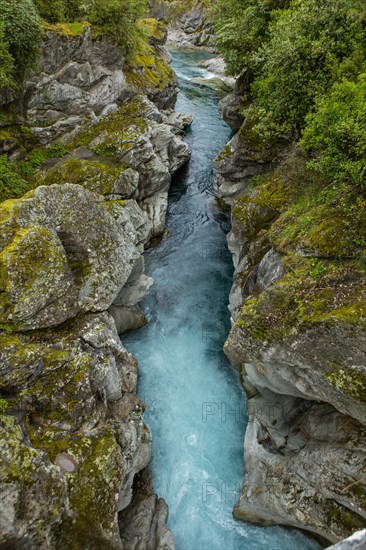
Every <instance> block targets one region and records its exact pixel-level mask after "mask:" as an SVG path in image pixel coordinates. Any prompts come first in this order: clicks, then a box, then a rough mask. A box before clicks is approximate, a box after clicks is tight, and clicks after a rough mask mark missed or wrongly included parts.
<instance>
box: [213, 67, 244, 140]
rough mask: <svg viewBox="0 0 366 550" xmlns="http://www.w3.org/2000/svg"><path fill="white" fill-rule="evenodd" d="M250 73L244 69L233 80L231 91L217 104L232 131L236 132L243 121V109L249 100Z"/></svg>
mask: <svg viewBox="0 0 366 550" xmlns="http://www.w3.org/2000/svg"><path fill="white" fill-rule="evenodd" d="M251 83H252V75H251V74H250V71H249V70H248V69H244V70H243V71H242V72H241V74H240V75H239V77H238V78H237V79H236V81H235V86H234V90H233V93H231V94H229V95H227V96H226V97H224V98H223V99H222V100H221V101H220V104H219V109H220V114H221V117H222V118H223V119H224V120H225V122H226V123H227V124H228V125H229V126H230V128H231V129H232V130H233V132H237V131H238V130H239V129H240V128H241V126H242V125H243V123H244V121H245V117H244V114H243V112H244V109H246V108H247V107H249V105H250V102H251V92H250V85H251Z"/></svg>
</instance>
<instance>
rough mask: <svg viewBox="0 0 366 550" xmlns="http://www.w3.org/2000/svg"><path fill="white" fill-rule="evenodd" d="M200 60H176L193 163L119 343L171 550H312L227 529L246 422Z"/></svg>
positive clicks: (234, 525) (173, 195) (300, 542)
mask: <svg viewBox="0 0 366 550" xmlns="http://www.w3.org/2000/svg"><path fill="white" fill-rule="evenodd" d="M207 57H208V56H207V54H202V53H187V52H174V53H173V58H174V61H173V67H174V69H175V71H176V73H177V75H178V77H179V83H180V89H181V91H180V94H179V96H178V102H177V105H176V110H177V111H179V112H186V113H190V114H192V115H194V117H195V119H194V122H193V124H192V128H191V129H190V130H189V131H188V133H187V138H186V140H187V143H188V144H189V145H190V147H191V149H192V159H191V162H190V163H189V165H188V166H187V167H185V168H184V169H183V170H181V171H180V173H179V174H177V175H176V177H175V178H174V181H173V185H172V187H171V191H170V200H169V210H168V217H167V227H168V229H169V232H170V235H169V237H168V238H167V239H165V240H164V241H162V243H161V244H160V245H159V246H158V247H156V248H153V249H151V250H149V251H148V252H147V253H146V256H145V258H146V272H147V274H148V275H149V276H151V277H153V278H154V280H155V284H154V286H153V288H152V289H151V291H150V295H149V296H148V297H147V299H146V300H145V301H144V303H143V307H144V310H145V313H146V315H147V317H148V320H149V323H148V325H147V326H146V327H144V328H143V329H141V330H139V331H136V332H133V333H130V334H128V335H126V336H124V337H123V344H124V345H125V347H126V348H127V349H128V350H129V351H130V352H131V353H132V354H133V355H134V356H135V357H137V359H138V361H139V384H138V393H139V396H140V397H141V398H142V399H143V400H144V401H145V402H146V404H147V407H148V409H147V413H146V415H145V419H146V422H147V424H148V425H149V427H150V429H151V432H152V437H153V460H152V475H153V482H154V488H155V491H156V492H157V494H158V495H159V496H161V497H163V498H164V499H165V500H166V502H167V503H168V506H169V514H170V515H169V527H170V528H171V529H172V530H173V532H174V535H175V538H176V543H177V549H178V550H242V549H245V550H267V549H268V550H295V549H296V550H313V549H317V548H319V546H318V545H317V544H316V543H315V542H313V541H312V540H311V539H309V538H307V537H306V536H305V535H303V534H302V533H300V532H297V531H294V530H288V529H284V528H281V527H258V526H254V525H251V524H249V523H244V522H239V521H236V520H234V519H233V517H232V509H233V506H234V504H235V502H236V500H237V498H238V496H239V494H240V487H241V483H242V480H243V440H244V433H245V427H246V423H247V415H246V409H245V395H244V393H243V391H242V389H241V387H240V384H239V379H238V376H237V373H236V372H235V371H234V369H233V368H232V367H231V366H230V365H229V364H228V361H227V360H226V358H225V356H224V354H223V352H222V348H223V344H224V341H225V339H226V337H227V334H228V332H229V329H230V314H229V311H228V309H227V304H228V296H229V291H230V285H231V282H232V274H233V268H232V261H231V256H230V254H229V252H228V250H227V246H226V235H225V233H226V232H227V230H228V221H227V218H226V217H225V215H224V214H223V213H222V212H221V211H220V210H219V208H218V207H217V205H216V203H215V199H214V197H213V195H212V193H211V189H212V185H213V181H214V173H213V168H212V161H213V159H214V158H215V156H216V155H217V154H218V152H219V151H220V149H221V148H222V147H223V146H224V145H225V143H227V141H228V140H229V139H230V137H231V132H230V128H229V127H228V126H227V125H226V124H225V123H224V122H223V121H222V120H220V117H219V113H218V101H219V99H220V98H219V96H218V95H217V94H216V93H215V92H213V91H211V90H210V89H209V88H207V87H203V86H202V85H200V84H199V83H197V82H196V81H195V80H194V79H195V77H201V78H202V77H203V78H205V77H207V76H209V75H208V73H207V72H206V71H205V70H204V69H202V68H200V67H199V65H198V63H199V61H200V60H202V59H205V58H207Z"/></svg>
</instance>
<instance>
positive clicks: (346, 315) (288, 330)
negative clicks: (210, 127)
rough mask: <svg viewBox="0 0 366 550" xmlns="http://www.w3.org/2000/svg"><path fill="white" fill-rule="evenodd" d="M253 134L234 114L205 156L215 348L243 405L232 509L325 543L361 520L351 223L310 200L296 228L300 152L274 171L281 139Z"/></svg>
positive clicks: (359, 359)
mask: <svg viewBox="0 0 366 550" xmlns="http://www.w3.org/2000/svg"><path fill="white" fill-rule="evenodd" d="M253 139H254V136H253V134H252V133H251V131H250V128H249V127H248V125H247V123H246V122H244V124H243V126H242V128H241V129H240V130H239V132H238V133H237V134H236V136H235V137H234V138H233V140H232V141H231V142H230V143H229V144H228V145H227V146H226V147H225V148H224V149H223V151H222V152H221V154H220V155H219V157H218V159H217V160H216V168H217V169H218V172H219V175H218V191H219V192H220V193H221V196H222V197H223V198H224V199H225V200H226V201H227V202H228V203H229V204H231V206H232V231H231V232H230V233H229V235H228V244H229V248H230V250H231V252H232V254H233V258H234V266H235V274H234V282H233V287H232V291H231V295H230V310H231V314H232V321H233V326H232V329H231V332H230V335H229V337H228V339H227V342H226V344H225V352H226V354H227V355H228V357H229V358H230V360H231V362H232V363H233V364H234V365H235V366H236V367H237V368H238V370H239V372H240V375H241V380H242V383H243V386H244V388H245V390H246V392H247V395H248V412H249V424H248V428H247V432H246V436H245V442H244V453H245V472H246V475H245V482H244V485H243V490H242V494H241V497H240V499H239V501H238V503H237V505H236V506H235V509H234V515H235V517H237V518H239V519H243V520H246V521H252V522H255V523H260V524H266V525H269V524H276V523H279V524H283V525H290V526H293V527H300V528H302V529H306V530H308V531H309V532H312V533H314V534H316V535H320V537H321V538H322V539H325V540H328V541H330V542H331V543H335V542H337V541H339V540H341V539H343V538H345V537H347V536H349V535H350V534H352V533H353V532H354V531H356V530H358V529H361V528H363V527H365V525H366V500H365V499H366V460H365V454H364V449H365V446H366V420H365V419H366V403H365V390H366V366H365V365H366V362H365V359H366V314H365V311H366V310H365V292H364V288H365V279H364V278H365V275H364V272H363V270H362V269H360V268H359V264H358V263H357V261H353V259H352V258H353V257H357V254H359V253H360V251H359V249H358V248H357V244H355V243H352V241H351V240H350V238H349V233H350V229H349V228H350V227H351V225H350V224H351V223H352V221H350V224H348V225H347V227H346V226H344V227H343V226H339V225H338V226H337V221H336V217H334V218H332V216H335V215H334V214H332V212H329V213H324V211H320V210H319V212H318V211H317V210H315V209H313V210H312V215H313V216H319V217H320V218H319V222H318V224H314V223H313V225H311V226H308V227H310V229H308V230H307V228H306V227H304V226H303V225H301V223H302V221H301V220H304V219H305V215H306V211H305V209H304V211H303V212H302V215H303V216H304V217H303V218H302V219H301V220H300V222H299V221H298V220H297V218H296V216H294V214H292V211H291V210H290V207H291V206H292V207H293V209H294V210H293V212H295V211H296V210H295V207H296V204H298V203H296V202H291V201H299V196H300V197H301V191H300V192H299V193H298V189H300V190H301V189H303V187H301V185H304V182H303V180H301V179H299V174H300V175H301V178H304V177H306V168H305V167H304V166H303V165H302V164H301V162H302V161H301V158H300V157H299V156H296V155H294V156H292V155H293V153H290V154H289V158H288V159H287V160H286V161H285V160H283V159H282V161H281V162H282V165H281V166H280V167H279V168H276V163H277V161H278V158H280V157H281V155H284V154H285V153H284V151H283V150H282V151H281V145H280V144H275V145H274V146H273V148H272V149H271V148H268V147H267V146H266V145H265V144H263V143H261V142H256V141H253ZM286 158H287V157H286ZM265 174H268V175H267V176H266V177H262V179H259V178H258V179H254V180H252V176H258V175H265ZM304 174H305V176H304ZM291 178H292V179H291ZM253 182H255V183H254V184H253ZM294 182H298V184H297V185H299V188H298V189H297V188H296V183H294ZM301 182H302V184H301ZM290 185H292V186H295V191H294V190H293V189H291V187H290ZM296 189H297V190H296ZM296 193H298V195H296ZM294 196H295V199H294V198H293V197H294ZM302 204H304V203H302ZM305 204H306V203H305ZM293 205H295V206H293ZM304 212H305V213H304ZM327 216H328V218H329V219H327ZM309 219H310V218H309ZM323 223H324V226H326V227H327V228H329V230H323V229H322V224H323ZM356 223H358V222H355V224H356ZM360 223H361V222H360ZM297 224H299V225H297ZM298 227H299V228H298ZM330 227H332V232H330ZM300 228H301V229H300ZM291 231H293V233H290V232H291ZM351 234H352V232H351ZM335 235H337V238H334V237H335ZM310 242H311V246H309V243H310Z"/></svg>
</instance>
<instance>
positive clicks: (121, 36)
mask: <svg viewBox="0 0 366 550" xmlns="http://www.w3.org/2000/svg"><path fill="white" fill-rule="evenodd" d="M145 10H146V1H145V0H108V2H106V0H90V3H89V5H88V9H87V19H88V21H90V23H93V24H95V25H98V26H99V27H101V28H102V30H103V31H104V32H106V33H107V34H108V35H110V36H111V37H112V38H113V39H114V40H116V42H118V44H119V45H120V47H121V49H122V50H123V52H124V53H125V54H127V53H128V52H130V51H131V49H132V47H133V46H134V45H135V43H136V40H137V37H138V36H139V30H138V29H137V26H136V24H135V23H136V20H137V19H138V18H139V17H142V16H143V15H144V14H145Z"/></svg>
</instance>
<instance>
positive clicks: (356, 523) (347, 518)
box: [329, 502, 365, 536]
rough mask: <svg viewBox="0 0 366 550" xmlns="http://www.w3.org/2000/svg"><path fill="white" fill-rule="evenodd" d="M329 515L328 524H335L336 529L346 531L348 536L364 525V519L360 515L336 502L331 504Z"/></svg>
mask: <svg viewBox="0 0 366 550" xmlns="http://www.w3.org/2000/svg"><path fill="white" fill-rule="evenodd" d="M329 516H330V517H329V519H330V522H329V523H330V525H332V524H335V526H336V530H337V531H340V530H341V531H342V532H346V533H347V534H348V536H350V535H352V534H353V533H354V532H355V531H359V530H360V529H364V527H365V521H364V519H363V518H362V517H361V516H359V515H358V514H357V513H356V512H352V510H350V509H349V508H345V507H344V506H341V505H340V504H338V503H336V502H333V504H332V505H331V507H330V511H329Z"/></svg>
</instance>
